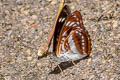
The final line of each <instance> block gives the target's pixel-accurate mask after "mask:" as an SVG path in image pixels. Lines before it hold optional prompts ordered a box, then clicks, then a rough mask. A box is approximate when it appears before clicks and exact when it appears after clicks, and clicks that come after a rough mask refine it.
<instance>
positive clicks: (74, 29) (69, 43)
mask: <svg viewBox="0 0 120 80" xmlns="http://www.w3.org/2000/svg"><path fill="white" fill-rule="evenodd" d="M58 42H59V43H58V44H57V51H56V54H57V56H58V57H59V59H60V60H59V61H61V62H65V61H69V60H73V61H74V60H78V59H81V58H83V57H85V56H88V55H89V54H90V51H91V40H90V36H89V34H88V31H87V30H86V29H85V27H84V25H83V22H82V16H81V14H80V12H79V11H75V12H73V13H72V14H71V15H69V16H68V18H67V20H66V22H65V23H64V25H63V27H62V29H61V32H60V37H59V40H58Z"/></svg>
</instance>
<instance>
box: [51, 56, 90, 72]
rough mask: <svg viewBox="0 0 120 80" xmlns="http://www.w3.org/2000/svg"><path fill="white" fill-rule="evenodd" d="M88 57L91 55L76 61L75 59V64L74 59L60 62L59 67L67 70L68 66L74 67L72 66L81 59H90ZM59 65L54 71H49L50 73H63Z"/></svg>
mask: <svg viewBox="0 0 120 80" xmlns="http://www.w3.org/2000/svg"><path fill="white" fill-rule="evenodd" d="M88 58H89V57H88V56H87V57H85V58H83V59H80V60H76V61H74V64H73V62H72V61H68V62H61V63H60V64H58V66H59V67H60V68H61V69H62V71H63V70H66V69H67V68H69V67H72V66H74V65H75V64H77V63H79V62H80V61H81V60H84V59H88ZM58 66H56V67H55V68H54V70H53V71H51V72H49V74H59V73H61V70H60V68H59V67H58Z"/></svg>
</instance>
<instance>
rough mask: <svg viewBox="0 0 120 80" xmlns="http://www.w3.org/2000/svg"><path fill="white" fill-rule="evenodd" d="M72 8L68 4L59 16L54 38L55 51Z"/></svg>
mask: <svg viewBox="0 0 120 80" xmlns="http://www.w3.org/2000/svg"><path fill="white" fill-rule="evenodd" d="M70 13H71V12H70V9H69V7H68V6H67V5H65V6H64V7H63V9H62V11H61V13H60V15H59V17H58V20H57V23H56V28H55V32H54V38H53V52H55V51H56V45H57V44H58V39H59V36H60V32H61V29H62V27H63V24H64V23H65V21H66V19H67V16H68V15H69V14H70Z"/></svg>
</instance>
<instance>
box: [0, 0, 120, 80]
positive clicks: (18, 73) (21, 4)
mask: <svg viewBox="0 0 120 80" xmlns="http://www.w3.org/2000/svg"><path fill="white" fill-rule="evenodd" d="M65 4H67V5H69V7H70V8H71V11H72V12H73V11H75V10H79V11H80V12H81V14H82V16H83V22H84V25H85V27H86V29H87V30H88V32H89V34H90V37H91V40H92V52H91V54H90V56H89V57H88V58H87V59H83V60H80V61H79V62H78V63H76V65H73V66H70V67H68V68H66V69H65V70H63V73H57V74H49V73H50V72H51V71H54V69H55V68H56V67H57V65H58V63H57V62H55V61H54V60H52V59H51V56H52V55H50V56H49V55H48V56H46V57H43V58H41V59H38V55H37V53H38V50H39V47H41V44H43V43H45V41H46V40H47V36H48V34H49V33H50V31H51V28H52V25H53V22H54V19H55V16H56V13H57V10H58V5H59V1H58V0H0V80H120V0H66V3H65Z"/></svg>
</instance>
